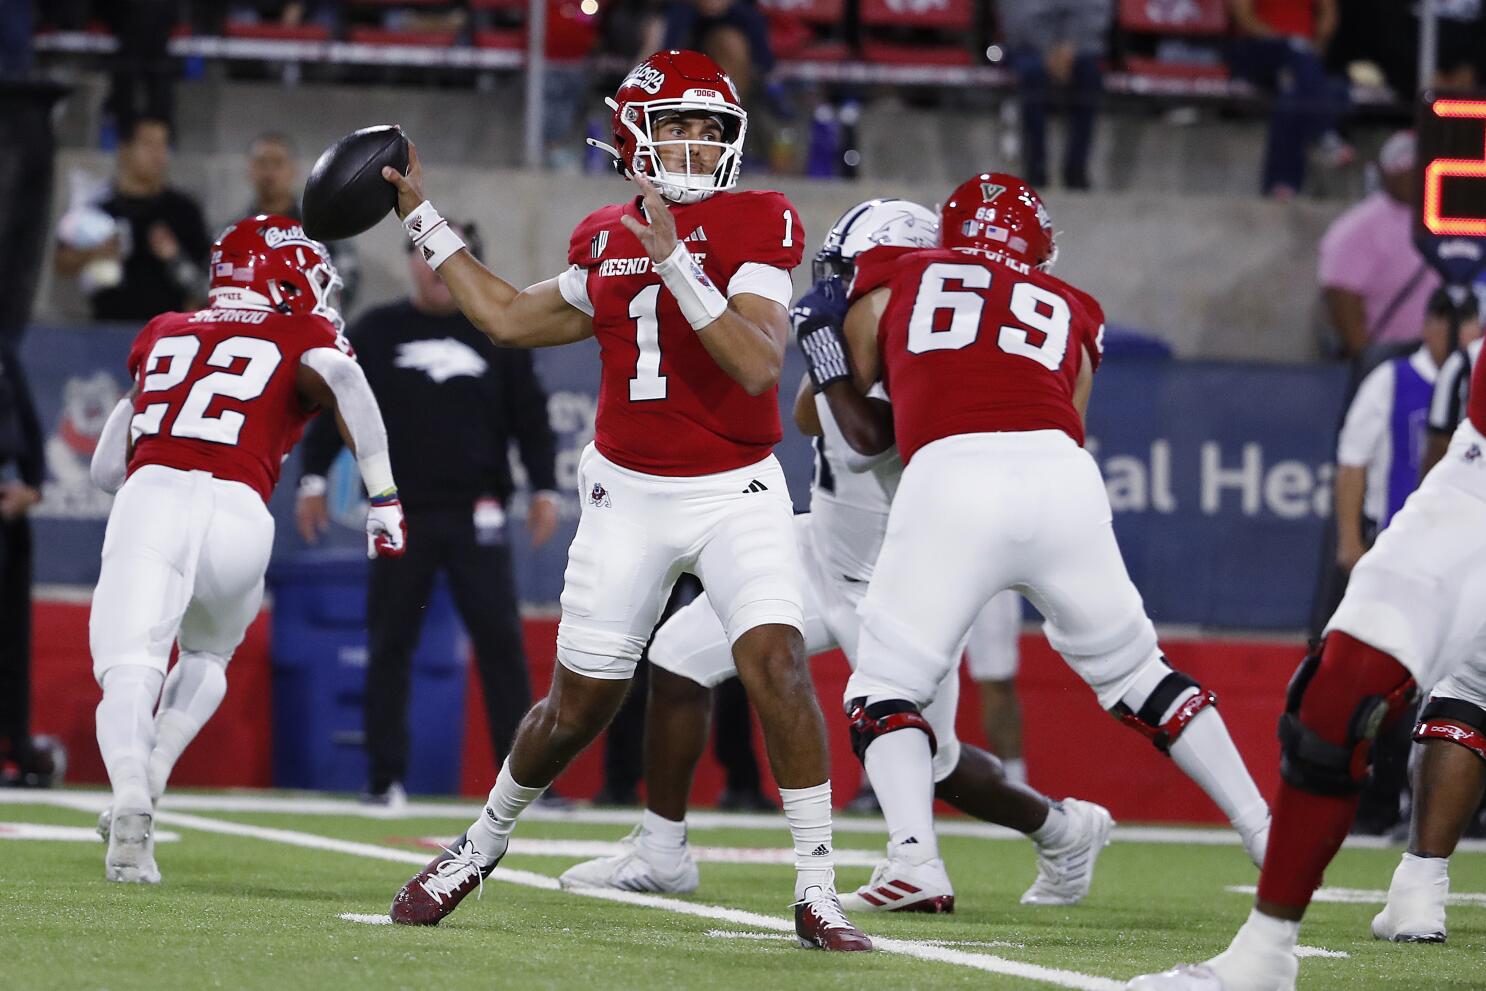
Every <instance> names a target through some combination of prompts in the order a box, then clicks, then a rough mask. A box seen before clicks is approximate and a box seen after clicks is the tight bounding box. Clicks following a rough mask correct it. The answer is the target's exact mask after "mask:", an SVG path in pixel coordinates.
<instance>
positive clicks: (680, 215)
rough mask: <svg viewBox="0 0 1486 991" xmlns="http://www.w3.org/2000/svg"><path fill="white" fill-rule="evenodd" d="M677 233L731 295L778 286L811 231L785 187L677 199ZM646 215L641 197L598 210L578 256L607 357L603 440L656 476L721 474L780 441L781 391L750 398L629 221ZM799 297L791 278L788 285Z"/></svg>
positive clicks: (572, 256) (572, 255)
mask: <svg viewBox="0 0 1486 991" xmlns="http://www.w3.org/2000/svg"><path fill="white" fill-rule="evenodd" d="M671 213H672V215H673V216H674V217H675V218H676V236H677V238H679V239H680V240H681V241H683V242H685V244H686V247H687V250H688V251H690V252H691V254H692V257H693V258H695V259H696V260H697V262H698V263H699V264H700V265H701V267H702V271H703V272H704V273H705V274H706V276H707V278H708V279H710V280H711V281H712V284H713V285H715V286H716V287H717V288H718V289H719V290H721V291H722V292H723V294H724V295H727V294H729V287H730V286H731V287H732V289H733V291H737V289H738V285H739V284H741V282H739V283H735V280H742V281H752V280H756V279H761V281H760V282H759V283H758V284H759V285H763V284H765V283H768V284H771V285H774V286H776V287H777V286H779V285H780V284H781V283H782V282H785V283H787V281H788V280H787V279H781V278H780V276H779V275H778V274H777V272H768V271H765V269H779V270H783V271H784V272H785V273H788V272H789V270H790V269H793V268H794V267H795V266H796V265H798V264H800V257H801V254H802V252H803V250H804V244H805V228H804V226H803V225H802V224H801V223H800V215H799V214H798V213H797V212H796V211H795V208H794V206H793V204H791V203H790V201H789V200H788V199H786V198H785V197H784V196H783V195H782V194H780V193H771V192H745V193H717V194H715V195H713V196H710V197H708V198H707V199H705V200H702V201H701V202H700V203H692V204H688V205H685V206H672V207H671ZM625 214H628V215H629V216H631V217H634V218H636V219H639V220H641V221H643V220H644V216H643V214H642V213H641V212H640V210H639V208H638V206H637V201H635V200H631V201H630V202H628V203H624V204H620V205H615V206H607V207H604V208H603V209H601V210H598V211H596V212H594V213H592V214H589V216H588V217H586V218H585V219H584V220H583V222H582V223H580V224H579V225H578V226H577V228H575V229H574V231H573V239H572V242H571V243H570V244H569V246H568V262H569V263H570V264H573V265H576V266H578V267H579V268H581V269H583V270H584V271H585V273H586V283H587V289H588V300H589V302H590V303H591V304H592V306H593V330H594V336H595V337H596V338H597V339H598V342H599V349H600V352H601V354H602V362H603V373H602V381H601V383H600V386H599V403H598V417H597V424H596V426H595V429H594V444H595V445H596V446H597V447H598V449H599V452H600V453H601V454H603V456H604V457H606V458H608V459H609V460H610V461H613V462H614V463H615V464H618V465H621V466H623V467H625V468H630V469H632V470H634V471H639V472H645V473H647V474H651V475H710V474H713V473H715V472H720V471H729V470H731V469H733V468H741V467H744V466H745V465H750V464H753V463H755V462H757V461H761V460H763V459H764V458H765V457H767V456H768V454H769V452H770V451H771V450H773V448H774V445H775V444H777V443H779V439H780V437H781V436H782V435H781V432H780V426H779V402H778V398H777V395H776V393H777V391H778V390H777V389H770V390H768V391H767V392H765V393H763V394H762V395H758V396H750V395H749V394H748V393H747V392H745V391H744V389H743V387H742V386H741V385H739V384H738V383H737V382H735V381H734V380H733V379H732V378H731V377H730V376H729V375H728V374H727V372H725V371H723V370H722V367H721V366H719V365H718V364H717V361H716V360H715V359H714V358H713V357H712V355H711V354H710V353H709V352H708V351H707V349H706V347H705V346H704V345H703V344H702V342H701V340H700V339H699V338H698V336H697V332H696V331H695V330H693V329H692V328H691V324H689V323H687V321H686V318H685V317H683V316H682V315H681V310H680V307H678V306H677V304H676V300H675V298H674V297H673V296H672V295H671V294H670V292H669V291H667V290H666V288H665V287H664V286H662V285H661V281H660V276H658V275H656V274H655V273H654V272H652V271H651V266H650V258H649V256H648V255H646V253H645V249H644V248H643V247H642V246H641V245H640V241H639V239H638V238H636V237H635V236H634V235H633V234H631V233H630V232H629V230H628V229H627V228H626V227H625V226H624V225H623V224H622V223H620V221H619V218H620V217H621V216H623V215H625ZM783 292H784V296H785V298H784V300H783V301H782V302H783V304H784V305H785V306H788V305H789V299H788V297H789V291H788V287H787V285H786V286H785V287H784V289H783Z"/></svg>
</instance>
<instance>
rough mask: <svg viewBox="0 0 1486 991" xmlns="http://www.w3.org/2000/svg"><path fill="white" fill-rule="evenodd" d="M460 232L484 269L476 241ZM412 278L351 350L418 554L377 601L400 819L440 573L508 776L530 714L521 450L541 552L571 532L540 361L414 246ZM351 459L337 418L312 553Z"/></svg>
mask: <svg viewBox="0 0 1486 991" xmlns="http://www.w3.org/2000/svg"><path fill="white" fill-rule="evenodd" d="M461 233H462V234H463V236H464V240H465V243H466V244H468V245H469V247H470V252H471V254H473V255H475V256H476V257H479V254H480V240H479V237H478V236H477V235H476V233H475V232H474V230H473V228H470V227H468V226H465V227H464V229H463V230H462V231H461ZM408 271H409V276H410V278H411V281H412V293H411V295H410V298H408V299H406V300H403V301H401V302H397V303H390V304H388V305H386V306H380V307H377V308H376V309H373V310H371V311H369V312H367V313H365V314H364V315H362V316H361V317H360V318H359V319H358V320H357V321H356V322H355V323H353V324H352V325H351V327H350V329H349V331H348V332H347V335H346V336H347V338H348V339H349V340H350V342H351V344H352V345H353V346H354V347H355V349H356V354H357V358H358V359H359V360H360V362H361V365H362V367H363V368H364V369H365V370H366V377H367V381H368V382H370V383H371V387H372V392H373V394H374V395H375V396H376V397H377V402H378V404H379V405H380V406H381V409H382V419H383V422H385V423H386V425H387V444H388V452H389V454H390V455H391V457H392V462H393V464H395V465H397V479H398V482H399V492H398V494H399V496H400V497H401V499H402V504H403V509H404V511H405V513H406V514H407V527H408V532H409V533H410V534H411V535H412V539H411V540H409V541H408V550H407V553H406V554H405V555H403V556H402V557H396V558H381V557H379V558H377V559H376V560H375V561H373V562H372V563H371V578H370V585H369V586H368V589H367V610H366V611H367V624H368V627H369V634H370V644H369V655H370V656H369V658H368V662H367V671H366V711H365V727H366V747H367V757H368V759H369V764H370V776H371V780H370V782H369V787H368V789H367V796H366V800H367V801H369V802H372V803H375V804H381V805H387V806H391V807H397V806H400V805H401V804H402V803H403V801H404V799H405V796H404V792H403V787H402V781H403V778H404V776H405V773H406V771H407V764H408V746H409V741H408V686H409V680H410V678H411V674H412V660H413V651H414V650H415V649H416V648H417V646H418V638H419V635H420V633H421V632H422V630H421V627H422V618H423V611H424V609H426V608H427V605H428V597H429V595H430V594H431V593H432V591H433V582H434V578H435V576H436V575H437V574H438V573H439V572H440V571H442V572H443V573H444V575H445V576H446V577H447V578H448V581H449V589H450V591H451V592H452V593H453V596H454V604H455V607H456V608H457V609H458V611H459V615H460V618H461V619H462V620H463V621H464V625H465V629H466V630H468V631H469V634H470V640H471V641H473V643H474V648H475V666H476V669H477V670H478V672H479V675H480V686H481V689H482V691H483V694H484V697H485V713H486V717H487V719H488V722H489V730H490V742H491V746H492V749H493V750H494V753H495V757H496V760H497V761H499V760H501V759H502V758H504V757H505V755H506V754H507V753H509V752H510V749H511V741H512V740H513V739H514V738H515V735H516V727H517V725H518V724H519V723H520V721H521V717H522V715H523V714H525V712H526V710H527V709H528V708H530V706H531V682H530V675H529V673H528V671H527V664H526V651H525V647H524V645H523V640H522V631H521V614H520V611H519V608H518V603H517V598H516V580H515V577H514V575H513V574H512V571H511V547H510V544H509V542H508V537H507V527H506V507H507V505H508V503H509V502H510V498H511V495H512V492H513V491H514V488H515V481H514V479H513V477H512V473H511V461H510V446H511V444H512V443H513V442H514V443H515V444H516V446H517V449H518V451H519V452H520V456H521V463H522V465H523V467H525V469H526V473H527V476H528V477H529V478H530V480H531V488H532V490H533V491H532V496H531V501H530V504H529V507H528V509H527V515H526V527H527V530H528V531H529V532H530V534H531V542H532V546H534V547H535V546H540V545H541V544H543V543H545V542H546V541H547V540H548V539H549V538H550V537H551V536H552V534H553V532H554V531H555V530H556V528H557V518H558V503H557V493H556V491H555V490H556V488H557V479H556V441H555V439H554V437H553V434H552V427H551V426H550V425H549V423H548V421H547V395H546V393H545V391H543V389H542V384H541V382H540V381H539V380H538V378H537V375H536V371H535V369H534V368H533V365H532V357H531V352H529V351H521V350H516V349H511V348H498V347H496V346H495V345H493V344H491V343H490V339H489V338H488V337H486V336H485V335H484V334H482V333H480V332H479V331H478V330H476V329H475V328H474V326H473V325H472V324H471V323H470V322H469V320H468V319H467V318H466V317H465V316H464V314H462V313H460V312H459V307H458V305H457V304H455V302H454V297H453V296H452V295H451V294H450V292H449V287H448V286H446V285H444V283H443V280H441V279H440V278H439V277H438V275H436V274H435V273H434V271H433V269H431V268H429V267H428V265H427V264H426V263H425V262H424V260H423V258H422V256H420V255H419V254H418V253H417V252H415V251H413V250H412V246H411V245H409V246H408ZM340 448H341V435H340V431H338V430H337V429H336V424H335V420H334V418H333V417H320V418H319V419H318V420H316V421H315V423H313V424H311V426H310V428H309V430H308V431H307V432H306V434H305V439H304V444H303V445H302V450H303V452H304V475H303V476H302V477H301V479H300V483H299V500H298V504H297V506H296V508H295V513H296V517H297V522H298V525H299V532H300V535H301V536H303V537H304V539H305V541H306V542H308V543H311V544H313V543H316V542H318V540H319V538H320V535H321V534H322V533H323V532H324V531H325V529H326V528H327V527H328V525H329V520H330V516H329V510H328V507H327V505H326V498H325V493H326V488H327V483H326V474H327V473H328V471H329V469H330V466H331V463H332V462H333V461H334V460H335V457H336V455H337V454H338V453H339V451H340ZM554 800H555V797H554Z"/></svg>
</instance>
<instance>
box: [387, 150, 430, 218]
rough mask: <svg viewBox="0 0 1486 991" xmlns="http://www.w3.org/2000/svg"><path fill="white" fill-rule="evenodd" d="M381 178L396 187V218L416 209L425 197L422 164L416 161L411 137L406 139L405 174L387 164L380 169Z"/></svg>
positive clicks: (416, 155) (415, 151)
mask: <svg viewBox="0 0 1486 991" xmlns="http://www.w3.org/2000/svg"><path fill="white" fill-rule="evenodd" d="M382 178H383V179H386V180H387V181H388V182H390V183H392V185H394V186H396V187H397V219H398V220H401V219H402V218H404V217H406V216H407V215H408V214H410V213H412V212H413V211H414V210H416V209H418V204H419V203H422V202H423V201H424V200H425V199H427V197H426V196H424V195H423V165H422V163H421V162H419V161H418V146H417V145H415V144H413V140H412V139H411V138H409V139H408V172H407V175H403V174H402V173H401V172H398V171H397V170H396V169H394V168H393V167H392V166H390V165H388V166H386V167H384V168H383V169H382Z"/></svg>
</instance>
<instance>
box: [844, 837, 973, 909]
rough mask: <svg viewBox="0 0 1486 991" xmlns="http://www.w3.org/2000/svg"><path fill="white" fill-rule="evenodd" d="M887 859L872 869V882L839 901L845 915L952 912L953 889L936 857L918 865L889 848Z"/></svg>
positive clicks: (953, 907)
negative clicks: (846, 912) (859, 913)
mask: <svg viewBox="0 0 1486 991" xmlns="http://www.w3.org/2000/svg"><path fill="white" fill-rule="evenodd" d="M887 852H888V856H887V859H886V860H884V861H882V862H880V863H879V864H878V865H877V866H876V867H874V868H872V879H871V880H870V881H868V882H867V883H866V884H864V885H862V886H861V887H860V888H858V889H857V890H856V891H854V892H852V893H851V894H849V895H843V896H842V897H841V907H842V908H844V909H846V910H847V911H848V912H929V913H935V914H940V913H943V914H948V913H950V912H953V911H954V910H955V889H954V888H953V887H951V885H950V883H949V874H948V873H947V872H946V871H945V870H944V861H943V860H940V859H939V858H938V857H935V858H934V859H933V860H926V861H924V862H923V863H921V864H915V863H911V862H910V861H908V860H907V859H905V858H903V857H901V856H898V855H897V854H898V851H897V850H895V849H894V848H893V846H892V845H891V844H889V846H888V850H887Z"/></svg>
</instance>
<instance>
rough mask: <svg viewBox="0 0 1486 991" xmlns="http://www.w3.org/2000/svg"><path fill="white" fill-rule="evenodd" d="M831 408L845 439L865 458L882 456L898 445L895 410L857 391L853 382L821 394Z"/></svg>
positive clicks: (828, 389) (842, 382)
mask: <svg viewBox="0 0 1486 991" xmlns="http://www.w3.org/2000/svg"><path fill="white" fill-rule="evenodd" d="M820 394H821V395H822V396H823V397H824V398H825V401H826V403H827V404H828V405H829V406H830V407H831V415H832V416H833V417H834V418H835V420H836V425H837V426H838V427H840V429H841V436H842V438H843V439H844V440H845V441H846V443H847V446H849V447H850V448H851V449H852V450H853V451H855V452H857V453H858V454H861V455H867V456H870V455H874V454H881V453H882V452H883V451H886V450H887V449H888V448H890V447H892V446H893V444H894V443H895V441H896V437H895V435H894V433H893V413H892V408H891V407H889V406H888V405H887V404H885V403H881V402H878V401H877V400H875V399H869V398H868V397H866V396H864V395H862V394H861V393H860V392H858V391H857V389H856V387H855V386H854V385H852V384H851V383H850V382H849V381H847V380H845V379H842V380H841V381H839V382H832V383H831V384H830V385H828V386H826V387H825V388H824V389H822V390H821V393H820Z"/></svg>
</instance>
